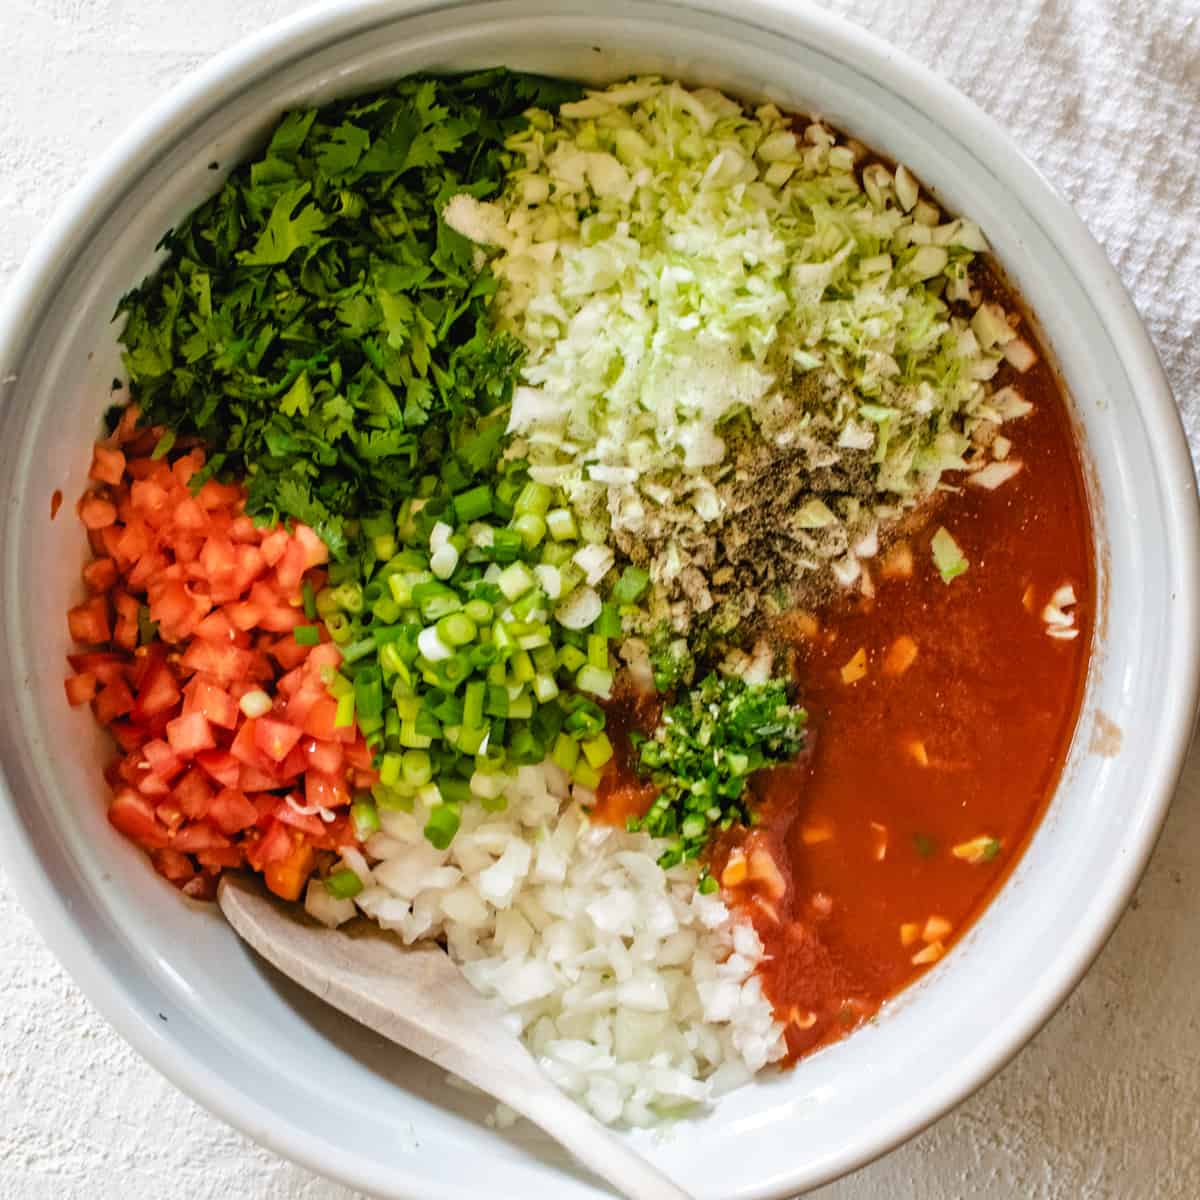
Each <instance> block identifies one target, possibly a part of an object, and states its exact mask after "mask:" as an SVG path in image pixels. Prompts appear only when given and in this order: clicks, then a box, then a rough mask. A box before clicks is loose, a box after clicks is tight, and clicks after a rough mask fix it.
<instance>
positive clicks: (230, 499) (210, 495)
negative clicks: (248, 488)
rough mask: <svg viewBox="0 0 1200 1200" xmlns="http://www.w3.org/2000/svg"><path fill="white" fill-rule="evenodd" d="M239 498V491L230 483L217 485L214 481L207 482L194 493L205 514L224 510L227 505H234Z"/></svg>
mask: <svg viewBox="0 0 1200 1200" xmlns="http://www.w3.org/2000/svg"><path fill="white" fill-rule="evenodd" d="M241 498H242V493H241V489H239V488H238V487H236V486H234V485H233V484H232V483H218V482H217V480H215V479H210V480H208V482H207V483H205V485H204V486H203V487H202V488H201V489H200V490H199V491H198V492H197V493H196V500H197V501H198V502H199V504H200V507H201V508H202V509H204V510H205V512H212V511H213V509H217V508H225V507H227V506H228V505H232V504H236V503H238V501H239V500H241Z"/></svg>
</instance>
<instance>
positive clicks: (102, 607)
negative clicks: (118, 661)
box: [67, 596, 112, 645]
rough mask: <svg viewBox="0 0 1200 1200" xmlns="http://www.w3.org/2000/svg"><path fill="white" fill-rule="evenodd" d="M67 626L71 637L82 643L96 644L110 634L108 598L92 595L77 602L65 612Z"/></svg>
mask: <svg viewBox="0 0 1200 1200" xmlns="http://www.w3.org/2000/svg"><path fill="white" fill-rule="evenodd" d="M67 628H68V629H69V630H70V633H71V637H72V638H73V639H74V640H75V641H77V642H81V643H83V644H84V645H98V644H99V643H101V642H107V641H108V639H109V638H110V637H111V636H112V629H111V627H110V625H109V623H108V600H107V599H106V598H105V597H104V596H93V597H92V598H91V599H90V600H85V601H84V602H83V603H82V604H77V605H76V606H75V607H74V608H73V609H71V610H70V611H69V612H68V613H67Z"/></svg>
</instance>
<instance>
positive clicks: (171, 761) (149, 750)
mask: <svg viewBox="0 0 1200 1200" xmlns="http://www.w3.org/2000/svg"><path fill="white" fill-rule="evenodd" d="M142 754H143V755H144V756H145V759H146V761H147V762H148V763H149V764H150V770H151V771H153V772H154V774H155V775H157V776H158V777H159V779H167V780H170V779H174V778H175V776H176V775H178V774H179V772H180V771H182V770H183V759H181V758H180V757H179V755H178V754H176V753H175V751H174V750H172V749H171V747H170V746H169V745H168V744H167V743H166V742H164V741H163V740H162V739H161V738H152V739H151V740H150V741H148V742H147V743H146V744H145V745H144V746H143V747H142Z"/></svg>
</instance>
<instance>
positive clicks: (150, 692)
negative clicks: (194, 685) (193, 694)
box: [133, 655, 180, 722]
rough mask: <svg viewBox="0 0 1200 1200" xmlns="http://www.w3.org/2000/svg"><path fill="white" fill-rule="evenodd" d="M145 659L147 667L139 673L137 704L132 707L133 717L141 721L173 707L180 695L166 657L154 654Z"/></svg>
mask: <svg viewBox="0 0 1200 1200" xmlns="http://www.w3.org/2000/svg"><path fill="white" fill-rule="evenodd" d="M146 661H147V668H146V669H145V670H143V671H141V672H140V673H139V682H138V692H137V704H136V705H135V706H134V709H133V719H134V720H135V721H143V722H144V721H148V720H149V719H150V718H151V717H156V716H158V715H159V714H160V713H165V712H167V711H168V710H169V709H172V708H174V707H175V705H176V704H178V703H179V695H180V693H179V685H178V684H177V683H176V682H175V677H174V675H172V674H171V668H170V667H169V666H168V665H167V661H166V658H165V657H164V656H161V655H154V656H152V657H148V658H147V660H146Z"/></svg>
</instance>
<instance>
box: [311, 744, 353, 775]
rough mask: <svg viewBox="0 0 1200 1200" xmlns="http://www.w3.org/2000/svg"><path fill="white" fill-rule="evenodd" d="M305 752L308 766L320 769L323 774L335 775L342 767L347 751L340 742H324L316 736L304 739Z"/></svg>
mask: <svg viewBox="0 0 1200 1200" xmlns="http://www.w3.org/2000/svg"><path fill="white" fill-rule="evenodd" d="M304 753H305V757H306V759H307V768H308V769H309V770H312V771H319V772H320V773H321V774H322V775H334V774H337V773H338V772H339V771H341V769H342V765H343V763H344V761H345V757H346V755H345V751H344V750H343V749H342V747H341V745H340V743H338V742H322V741H318V740H317V739H316V738H312V737H308V738H305V739H304Z"/></svg>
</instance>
